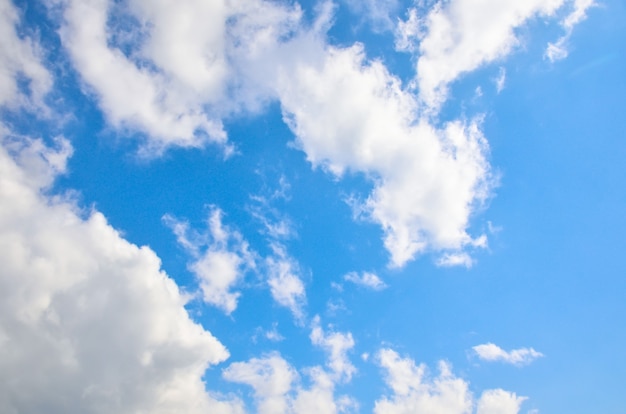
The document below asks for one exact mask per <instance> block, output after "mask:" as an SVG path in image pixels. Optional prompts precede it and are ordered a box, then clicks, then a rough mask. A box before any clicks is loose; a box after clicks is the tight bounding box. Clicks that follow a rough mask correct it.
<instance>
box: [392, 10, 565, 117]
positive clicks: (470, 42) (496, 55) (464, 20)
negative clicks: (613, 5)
mask: <svg viewBox="0 0 626 414" xmlns="http://www.w3.org/2000/svg"><path fill="white" fill-rule="evenodd" d="M565 2H566V0H549V1H545V0H514V1H507V2H503V1H499V0H488V1H477V0H452V1H449V2H438V3H436V5H435V6H433V7H432V8H431V9H430V10H429V11H428V12H427V14H426V15H425V16H424V17H423V18H420V17H418V16H419V11H417V10H414V11H410V12H409V13H408V19H407V20H406V21H404V22H402V23H401V24H400V25H399V26H398V35H397V37H398V39H399V41H397V47H398V48H399V49H404V50H414V51H416V52H417V53H418V55H419V57H418V59H417V68H416V70H417V76H416V84H417V87H418V90H419V95H420V99H421V101H422V102H423V103H424V104H425V105H426V106H427V107H428V108H431V109H434V110H435V111H436V110H438V108H439V107H440V106H441V104H442V103H443V102H444V101H445V100H446V98H447V95H448V86H449V84H450V83H452V82H454V81H455V80H456V79H458V78H459V76H461V75H462V74H464V73H467V72H470V71H472V70H474V69H477V68H478V67H480V66H482V65H484V64H487V63H490V62H493V61H496V60H498V59H502V58H504V57H505V56H506V55H508V54H509V53H510V52H511V51H512V50H513V49H514V48H515V47H516V46H517V45H519V43H520V40H519V38H518V36H517V34H516V31H515V29H517V28H518V27H521V26H522V25H524V24H525V23H526V22H528V21H529V20H530V19H532V18H534V17H538V16H553V15H554V14H555V12H556V11H557V10H558V9H559V8H560V7H561V6H562V5H563V4H564V3H565Z"/></svg>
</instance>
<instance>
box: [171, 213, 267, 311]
mask: <svg viewBox="0 0 626 414" xmlns="http://www.w3.org/2000/svg"><path fill="white" fill-rule="evenodd" d="M222 217H223V212H222V210H220V209H219V208H217V207H215V206H212V207H211V211H210V213H209V218H208V220H207V221H208V232H207V233H205V234H199V233H197V232H192V231H190V229H189V224H188V223H187V222H181V221H178V220H176V219H175V218H173V217H172V216H169V215H166V216H164V217H163V219H164V221H165V223H166V224H167V225H168V226H170V227H171V228H172V230H173V232H174V234H175V235H176V238H177V240H178V243H179V244H180V245H181V246H183V247H184V248H185V249H186V250H187V251H188V252H189V253H190V254H191V255H192V256H193V257H194V260H193V261H192V262H191V263H190V264H189V269H190V270H191V271H192V272H193V273H194V275H196V277H197V279H198V280H199V282H200V290H201V291H202V298H203V300H204V301H205V302H206V303H209V304H211V305H214V306H217V307H218V308H220V309H222V310H223V311H224V312H226V313H227V314H230V313H232V312H233V311H234V310H235V309H236V308H237V299H238V298H239V296H240V295H241V293H240V292H238V291H233V290H232V289H233V288H234V287H235V286H236V285H237V284H238V283H239V282H240V281H241V280H242V278H243V276H244V274H245V272H246V271H248V270H250V269H253V268H254V267H255V261H254V253H252V252H251V251H250V250H249V248H248V243H247V242H246V241H245V240H244V239H243V237H242V236H241V234H239V232H237V231H234V230H232V229H230V228H229V227H228V226H225V225H224V224H223V223H222Z"/></svg>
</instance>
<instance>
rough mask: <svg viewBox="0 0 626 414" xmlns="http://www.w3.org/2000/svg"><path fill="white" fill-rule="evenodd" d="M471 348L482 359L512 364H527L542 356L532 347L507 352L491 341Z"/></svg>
mask: <svg viewBox="0 0 626 414" xmlns="http://www.w3.org/2000/svg"><path fill="white" fill-rule="evenodd" d="M472 349H473V350H474V352H475V353H476V355H478V357H479V358H480V359H482V360H484V361H499V362H505V363H507V364H513V365H528V364H530V363H531V362H533V361H534V360H535V359H537V358H541V357H543V356H544V355H543V354H542V353H541V352H537V351H535V350H534V349H533V348H519V349H513V350H511V351H508V352H507V351H505V350H504V349H502V348H500V347H499V346H497V345H495V344H492V343H487V344H482V345H476V346H475V347H473V348H472Z"/></svg>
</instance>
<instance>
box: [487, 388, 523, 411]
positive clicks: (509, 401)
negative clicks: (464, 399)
mask: <svg viewBox="0 0 626 414" xmlns="http://www.w3.org/2000/svg"><path fill="white" fill-rule="evenodd" d="M525 400H527V398H526V397H518V396H517V395H516V394H515V393H514V392H508V391H504V390H501V389H497V390H487V391H485V392H483V393H482V395H481V396H480V399H479V400H478V406H477V408H476V414H517V413H519V411H520V407H521V405H522V403H523V402H524V401H525Z"/></svg>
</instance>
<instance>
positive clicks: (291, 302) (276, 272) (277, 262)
mask: <svg viewBox="0 0 626 414" xmlns="http://www.w3.org/2000/svg"><path fill="white" fill-rule="evenodd" d="M271 247H272V250H273V252H274V253H273V254H272V255H270V256H268V257H267V258H266V259H265V268H266V271H267V283H268V285H269V287H270V292H271V294H272V297H273V298H274V300H275V301H276V302H277V303H278V304H279V305H281V306H284V307H286V308H288V309H289V310H290V311H291V313H293V316H294V317H295V318H296V320H297V321H298V322H299V323H301V322H303V318H304V310H303V307H304V305H305V303H306V292H305V290H304V283H303V282H302V279H301V278H300V276H299V273H300V268H299V265H298V263H297V262H296V261H295V260H294V259H293V258H292V257H290V256H289V255H288V254H287V251H286V249H285V247H284V246H282V245H280V244H277V243H274V244H272V246H271Z"/></svg>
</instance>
